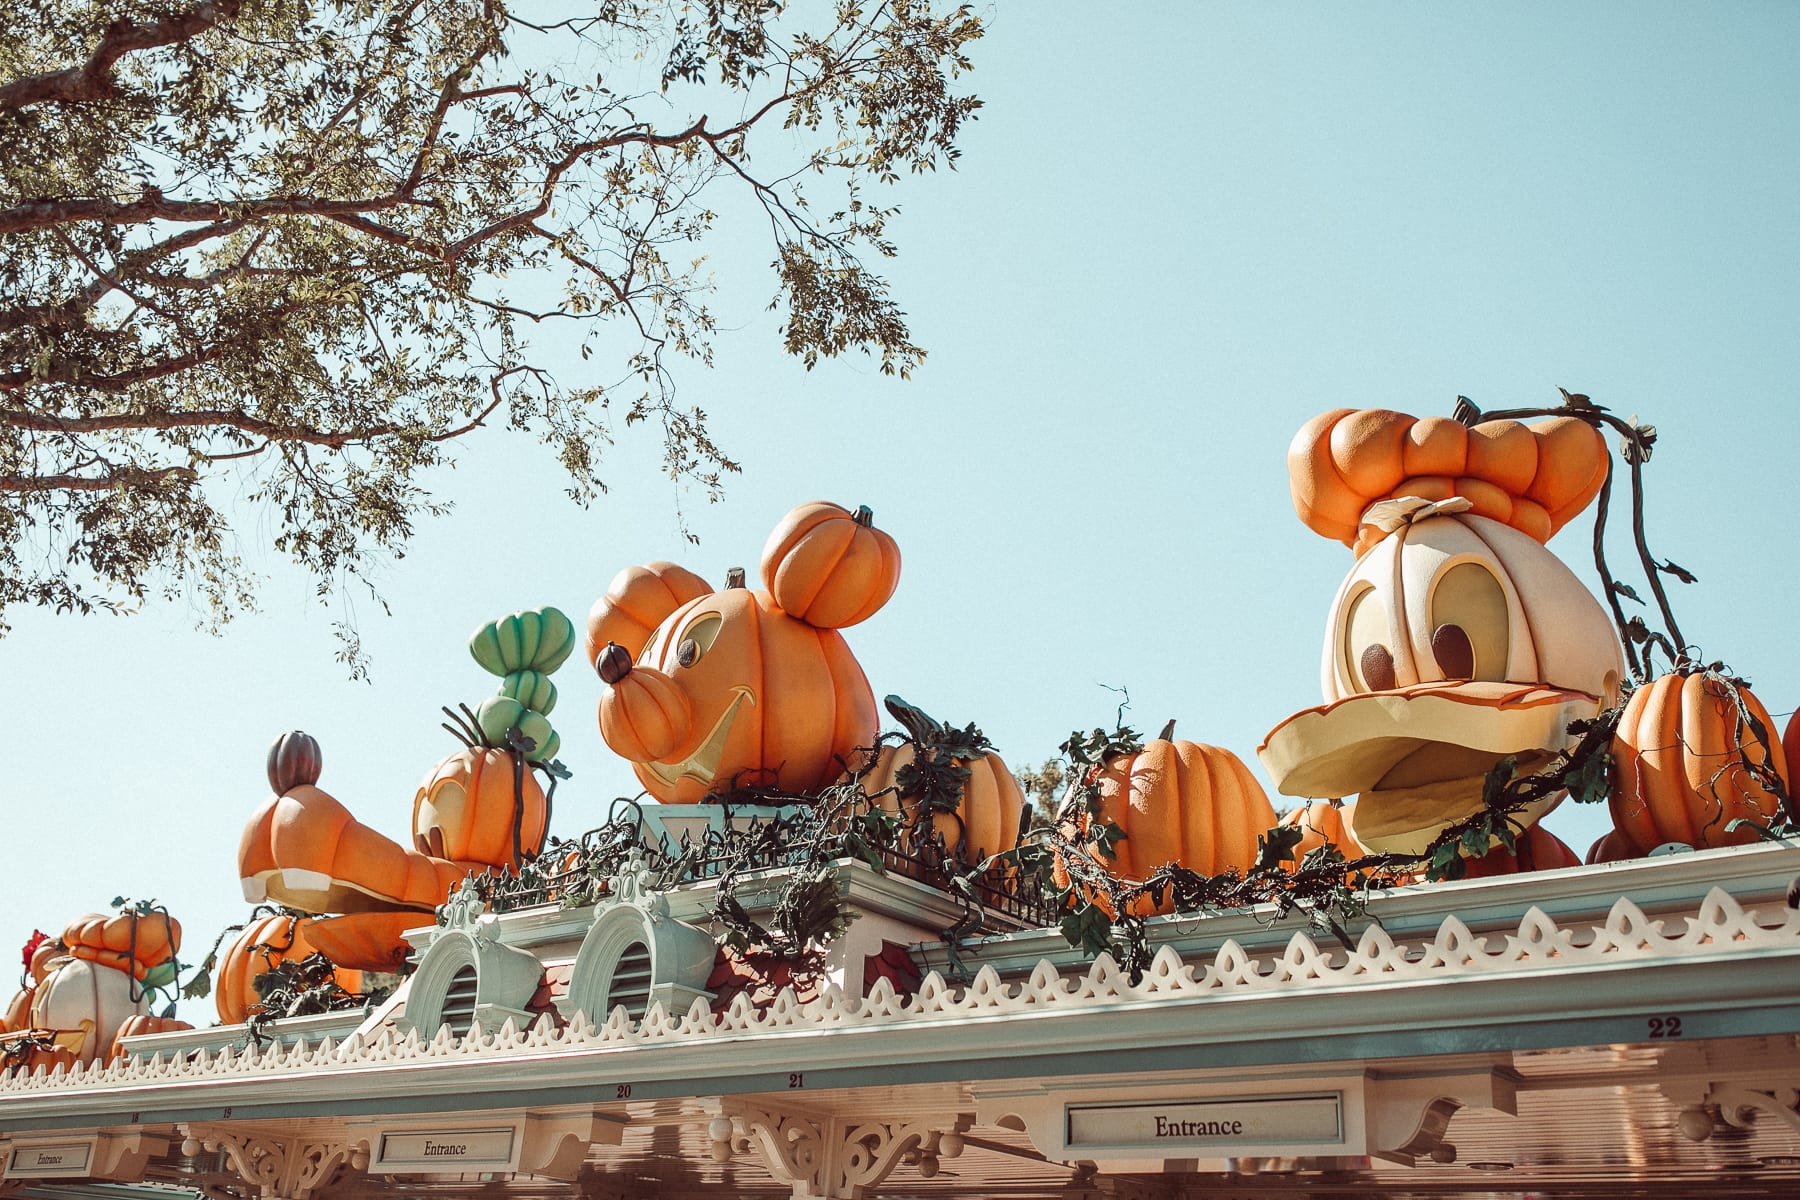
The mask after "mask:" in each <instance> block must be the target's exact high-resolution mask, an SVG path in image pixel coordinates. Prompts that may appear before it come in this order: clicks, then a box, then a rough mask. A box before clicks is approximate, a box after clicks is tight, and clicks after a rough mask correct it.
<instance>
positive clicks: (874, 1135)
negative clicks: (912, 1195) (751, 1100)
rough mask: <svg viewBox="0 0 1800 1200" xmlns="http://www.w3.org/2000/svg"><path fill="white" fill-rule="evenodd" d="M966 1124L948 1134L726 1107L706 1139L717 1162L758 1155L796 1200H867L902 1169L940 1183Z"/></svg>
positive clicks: (915, 1125) (917, 1126)
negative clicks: (942, 1167)
mask: <svg viewBox="0 0 1800 1200" xmlns="http://www.w3.org/2000/svg"><path fill="white" fill-rule="evenodd" d="M968 1124H969V1118H967V1117H958V1118H956V1119H955V1121H954V1122H953V1123H952V1125H951V1126H950V1127H949V1128H948V1129H943V1128H939V1127H937V1125H935V1124H933V1123H931V1122H925V1121H859V1120H845V1119H842V1118H839V1117H832V1116H824V1115H820V1114H814V1113H798V1112H788V1113H782V1112H776V1111H774V1110H772V1109H765V1108H758V1107H755V1106H753V1105H748V1104H742V1103H733V1102H725V1103H722V1104H721V1106H720V1116H718V1117H716V1118H714V1120H713V1122H712V1125H711V1126H710V1127H709V1128H708V1132H709V1133H710V1134H711V1135H712V1137H713V1143H714V1145H713V1157H714V1158H715V1159H721V1160H723V1159H727V1158H730V1157H731V1156H732V1155H733V1154H734V1153H738V1154H742V1153H754V1154H755V1155H756V1157H757V1159H758V1160H759V1161H760V1162H761V1163H762V1165H763V1167H764V1169H765V1170H767V1171H768V1172H769V1174H771V1175H773V1176H774V1177H775V1178H776V1179H777V1180H778V1181H780V1182H782V1183H785V1184H787V1185H788V1186H789V1187H791V1188H792V1189H793V1194H794V1197H795V1200H862V1197H863V1196H864V1195H865V1194H867V1193H869V1192H872V1191H873V1190H874V1189H875V1188H878V1187H880V1186H881V1184H882V1183H883V1182H884V1181H886V1179H887V1177H888V1176H889V1175H890V1174H892V1173H893V1170H894V1168H895V1167H897V1166H900V1165H902V1164H903V1163H904V1164H907V1165H913V1166H917V1167H918V1168H919V1174H920V1175H922V1176H924V1177H925V1178H927V1179H929V1178H931V1177H932V1176H934V1175H936V1174H937V1172H938V1162H939V1159H940V1158H955V1157H956V1156H957V1155H959V1154H961V1153H962V1149H963V1139H962V1131H963V1130H964V1129H965V1128H967V1127H968ZM721 1135H722V1136H721Z"/></svg>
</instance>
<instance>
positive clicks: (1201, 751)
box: [1089, 738, 1275, 913]
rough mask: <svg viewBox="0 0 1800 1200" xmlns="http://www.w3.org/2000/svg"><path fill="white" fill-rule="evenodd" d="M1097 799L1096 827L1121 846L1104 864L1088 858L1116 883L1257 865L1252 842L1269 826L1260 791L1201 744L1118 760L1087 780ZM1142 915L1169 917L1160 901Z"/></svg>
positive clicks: (1244, 771) (1149, 749)
mask: <svg viewBox="0 0 1800 1200" xmlns="http://www.w3.org/2000/svg"><path fill="white" fill-rule="evenodd" d="M1090 778H1091V780H1092V782H1093V783H1094V785H1095V786H1096V787H1097V788H1098V789H1099V791H1100V814H1099V817H1098V820H1099V821H1100V822H1101V823H1102V824H1111V825H1116V826H1118V827H1119V828H1120V829H1121V830H1122V831H1123V832H1124V834H1125V836H1124V838H1123V839H1121V840H1119V841H1117V842H1115V843H1114V844H1113V847H1112V849H1113V853H1114V857H1113V858H1111V859H1108V858H1106V857H1105V855H1103V854H1102V853H1101V852H1100V850H1099V848H1098V847H1097V846H1096V847H1090V849H1089V853H1090V854H1091V855H1092V856H1093V857H1094V859H1095V861H1097V862H1099V863H1100V864H1101V865H1102V866H1104V867H1105V868H1106V869H1107V870H1108V871H1111V872H1112V873H1113V874H1114V875H1116V876H1118V877H1119V878H1121V879H1125V880H1129V881H1134V882H1135V881H1141V880H1143V879H1144V878H1145V877H1146V876H1148V875H1149V874H1150V873H1151V872H1152V871H1154V870H1155V869H1156V868H1157V867H1160V866H1162V865H1163V864H1165V863H1176V864H1178V865H1180V866H1183V867H1186V868H1188V869H1189V870H1191V871H1194V872H1197V873H1198V874H1201V875H1217V874H1220V873H1221V872H1223V871H1226V870H1229V869H1233V868H1235V869H1237V870H1240V871H1241V870H1248V869H1249V868H1250V867H1251V866H1253V865H1255V863H1256V855H1257V847H1256V843H1257V839H1258V837H1259V836H1260V835H1262V834H1263V833H1265V832H1267V831H1268V830H1269V828H1270V827H1271V826H1273V825H1274V824H1275V810H1274V808H1273V807H1271V806H1270V804H1269V798H1268V797H1267V796H1266V795H1264V794H1263V790H1262V785H1261V784H1259V783H1257V782H1256V777H1255V776H1253V775H1251V774H1250V770H1249V768H1248V767H1246V766H1244V764H1243V762H1242V761H1241V760H1240V759H1239V758H1238V757H1237V755H1235V754H1233V753H1232V752H1231V751H1229V750H1225V749H1222V748H1220V747H1218V746H1208V745H1206V744H1204V743H1201V742H1186V741H1170V740H1167V739H1164V738H1157V739H1155V740H1154V741H1151V742H1150V743H1148V744H1147V745H1146V746H1145V747H1144V748H1143V749H1142V750H1141V751H1139V752H1137V753H1136V754H1122V755H1119V756H1117V757H1116V758H1114V759H1112V760H1111V761H1110V762H1108V763H1107V764H1106V765H1105V766H1104V767H1100V768H1095V769H1094V774H1093V775H1092V776H1091V777H1090ZM1137 910H1138V911H1140V912H1144V913H1148V912H1151V911H1160V912H1170V911H1173V904H1172V903H1171V902H1170V901H1168V900H1165V901H1164V902H1163V905H1162V906H1161V907H1160V908H1157V909H1152V907H1151V906H1150V905H1149V904H1148V903H1145V902H1140V903H1139V905H1138V906H1137Z"/></svg>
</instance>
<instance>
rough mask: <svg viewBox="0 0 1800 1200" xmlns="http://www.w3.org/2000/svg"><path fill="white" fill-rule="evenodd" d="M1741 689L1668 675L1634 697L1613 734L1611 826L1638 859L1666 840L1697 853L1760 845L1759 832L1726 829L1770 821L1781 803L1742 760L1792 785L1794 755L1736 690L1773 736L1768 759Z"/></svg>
mask: <svg viewBox="0 0 1800 1200" xmlns="http://www.w3.org/2000/svg"><path fill="white" fill-rule="evenodd" d="M1733 686H1734V685H1730V684H1728V683H1727V682H1726V681H1725V680H1724V679H1723V678H1722V677H1721V676H1718V675H1716V674H1714V673H1712V672H1709V671H1696V672H1693V673H1690V674H1685V675H1684V674H1680V673H1671V674H1668V675H1664V676H1662V677H1660V678H1658V679H1655V680H1653V681H1651V682H1650V683H1648V684H1646V685H1645V686H1643V687H1641V688H1639V689H1638V690H1637V691H1635V692H1633V693H1632V695H1631V699H1630V700H1629V701H1628V702H1627V703H1626V705H1625V712H1624V713H1623V715H1622V716H1621V717H1620V719H1619V728H1618V732H1617V733H1616V734H1615V735H1614V737H1613V745H1612V752H1613V778H1612V785H1613V794H1612V799H1611V802H1610V803H1611V806H1612V817H1613V825H1614V827H1615V828H1616V829H1618V830H1619V831H1620V833H1622V834H1623V835H1624V838H1625V840H1626V841H1628V842H1629V843H1630V844H1631V845H1632V846H1633V847H1634V848H1636V849H1637V850H1638V851H1639V852H1640V853H1643V852H1646V851H1649V850H1654V849H1655V848H1656V847H1658V846H1660V845H1662V844H1664V843H1665V842H1682V843H1686V844H1687V845H1689V846H1693V847H1694V848H1695V849H1708V848H1711V847H1714V846H1737V845H1744V844H1747V843H1749V842H1753V841H1755V840H1756V838H1757V832H1756V830H1755V829H1752V828H1749V827H1748V826H1740V827H1739V828H1738V829H1737V830H1736V831H1735V832H1728V831H1727V829H1726V826H1727V825H1729V824H1730V823H1731V822H1732V821H1734V820H1737V819H1739V818H1744V819H1746V820H1749V821H1755V822H1758V823H1760V824H1765V825H1766V824H1768V823H1769V822H1771V821H1773V820H1775V819H1776V818H1777V817H1778V816H1779V815H1780V814H1781V802H1780V800H1779V799H1778V798H1777V797H1776V796H1775V795H1773V794H1772V793H1771V792H1770V791H1768V790H1767V789H1765V788H1764V787H1763V785H1762V784H1761V783H1760V782H1759V781H1758V780H1757V779H1756V778H1755V776H1753V775H1752V774H1751V773H1750V772H1749V771H1747V770H1745V769H1744V767H1743V765H1742V764H1741V763H1740V761H1739V756H1740V753H1741V755H1742V758H1743V760H1744V761H1745V762H1748V763H1750V764H1752V765H1754V766H1756V767H1758V768H1762V769H1767V770H1769V771H1772V772H1774V773H1775V774H1776V775H1777V776H1779V777H1780V779H1781V782H1782V784H1783V785H1784V789H1785V787H1786V786H1787V785H1788V784H1789V782H1790V781H1789V778H1788V765H1787V758H1786V756H1785V755H1784V754H1783V753H1782V749H1781V746H1780V745H1779V744H1778V743H1777V742H1776V739H1775V725H1774V722H1773V721H1772V720H1771V719H1770V717H1769V713H1768V710H1767V709H1765V708H1764V707H1763V705H1762V702H1761V701H1760V700H1758V699H1757V698H1756V697H1755V696H1754V695H1752V694H1751V692H1750V689H1749V688H1747V687H1744V686H1742V685H1741V684H1738V685H1735V687H1736V691H1737V693H1738V695H1739V696H1740V697H1741V698H1742V700H1743V702H1744V706H1745V708H1746V709H1748V710H1749V712H1750V713H1751V714H1753V715H1754V716H1755V717H1756V718H1757V720H1759V721H1761V722H1762V725H1763V728H1764V729H1766V730H1768V731H1769V738H1770V741H1771V747H1770V750H1771V751H1772V753H1767V754H1765V752H1764V750H1763V748H1762V747H1761V746H1760V745H1758V744H1757V742H1756V740H1755V739H1754V738H1752V737H1751V736H1750V734H1749V732H1748V730H1745V731H1744V732H1743V734H1742V735H1741V748H1740V735H1739V734H1738V732H1737V728H1736V726H1737V721H1738V714H1737V708H1736V706H1735V704H1733V702H1732V700H1731V697H1730V692H1731V689H1732V687H1733Z"/></svg>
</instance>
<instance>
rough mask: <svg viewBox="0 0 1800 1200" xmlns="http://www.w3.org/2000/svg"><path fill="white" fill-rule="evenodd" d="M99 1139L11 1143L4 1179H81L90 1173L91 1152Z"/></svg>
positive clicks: (92, 1157)
mask: <svg viewBox="0 0 1800 1200" xmlns="http://www.w3.org/2000/svg"><path fill="white" fill-rule="evenodd" d="M99 1142H100V1138H99V1135H97V1134H96V1135H94V1136H92V1137H85V1138H68V1139H65V1140H62V1141H56V1142H33V1143H31V1144H30V1145H20V1144H19V1143H17V1142H14V1143H13V1144H12V1145H11V1146H9V1147H8V1148H7V1151H6V1163H5V1169H4V1170H0V1178H5V1179H85V1178H87V1177H88V1176H89V1175H90V1174H92V1173H93V1170H94V1149H95V1147H96V1146H98V1145H99Z"/></svg>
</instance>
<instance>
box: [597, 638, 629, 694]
mask: <svg viewBox="0 0 1800 1200" xmlns="http://www.w3.org/2000/svg"><path fill="white" fill-rule="evenodd" d="M594 669H595V670H596V671H598V672H600V678H601V680H602V681H604V682H606V683H609V684H611V683H617V682H619V680H621V679H623V678H625V676H627V675H629V674H631V651H629V650H627V649H626V648H625V647H623V646H621V645H619V643H617V642H608V643H606V649H604V650H602V651H601V652H600V655H599V657H598V658H596V659H595V660H594Z"/></svg>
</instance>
